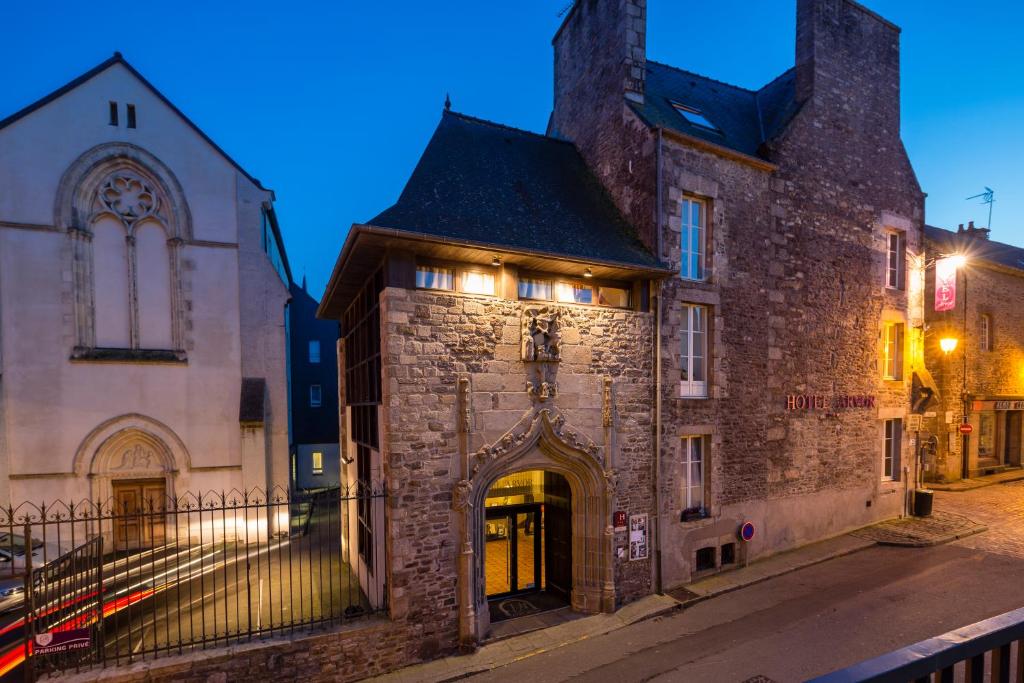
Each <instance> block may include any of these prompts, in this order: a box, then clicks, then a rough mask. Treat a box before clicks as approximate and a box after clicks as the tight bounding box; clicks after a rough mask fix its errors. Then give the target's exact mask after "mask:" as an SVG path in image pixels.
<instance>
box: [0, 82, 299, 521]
mask: <svg viewBox="0 0 1024 683" xmlns="http://www.w3.org/2000/svg"><path fill="white" fill-rule="evenodd" d="M111 100H114V101H117V102H119V103H120V107H121V111H120V114H121V125H120V126H118V127H113V126H109V125H108V102H109V101H111ZM129 102H130V103H133V104H135V106H136V109H137V116H138V128H136V129H128V128H126V126H125V125H124V124H125V115H124V104H125V103H129ZM108 142H130V143H132V144H135V145H138V146H140V147H142V148H143V149H145V150H146V151H147V152H149V153H151V154H153V155H154V156H156V157H157V158H158V159H159V160H160V161H161V162H163V164H165V165H166V166H167V167H168V168H169V169H170V170H171V172H172V173H173V174H174V175H175V177H176V178H177V181H178V182H179V183H180V184H181V187H182V188H183V190H184V194H185V197H186V201H187V202H188V206H189V209H190V212H191V216H192V225H193V237H194V239H195V240H203V241H210V242H217V243H224V244H223V245H220V244H218V245H211V244H206V243H200V244H196V243H195V242H192V243H186V244H185V245H184V246H183V247H182V249H181V270H182V276H183V281H184V282H185V289H186V291H185V292H184V294H185V299H186V300H189V301H190V302H191V309H190V311H189V313H188V329H187V330H186V333H185V337H186V339H187V340H188V348H187V349H186V352H187V359H188V362H187V364H185V365H171V364H168V365H154V364H137V363H95V362H71V361H70V360H69V357H70V355H71V352H72V347H73V346H74V344H75V338H74V316H73V311H74V307H73V301H69V296H70V295H69V292H70V291H71V285H70V283H71V280H72V272H71V251H70V250H71V243H70V239H69V237H68V235H67V234H66V233H64V232H60V231H57V230H55V229H54V228H53V225H52V224H53V222H54V203H55V199H56V195H57V189H58V185H59V183H60V180H61V177H62V176H63V174H64V172H65V171H66V170H67V168H68V166H70V165H71V164H72V162H74V160H75V159H76V158H78V157H79V156H80V155H81V154H82V153H84V152H85V151H87V150H89V149H91V148H93V147H95V146H96V145H99V144H103V143H108ZM240 185H241V186H245V187H246V188H247V192H248V195H247V197H248V201H250V203H252V202H253V201H255V199H256V198H258V199H259V200H261V201H262V200H263V199H266V198H268V193H267V192H266V191H263V190H260V189H258V188H256V187H255V186H254V185H252V183H250V181H248V180H247V179H246V178H245V177H244V176H243V175H242V174H241V173H239V172H238V170H237V169H236V168H235V167H234V166H232V165H231V164H230V163H228V161H226V160H225V159H224V158H223V157H222V156H221V155H220V154H218V153H217V152H216V151H215V150H214V149H213V148H212V147H211V146H210V145H209V144H208V143H206V142H205V141H204V140H203V139H202V138H201V137H200V136H199V135H198V134H197V133H196V132H195V131H194V130H192V129H191V128H190V127H189V126H188V125H187V124H185V123H184V121H182V120H181V119H180V118H179V117H178V116H177V115H176V114H175V113H174V112H173V111H172V110H171V109H170V108H169V107H167V106H166V105H164V104H163V103H162V102H161V101H160V100H159V99H158V98H157V97H156V96H155V95H153V94H152V93H151V92H150V91H149V90H148V89H146V88H145V86H143V85H142V84H141V83H140V82H139V81H137V80H136V79H135V78H134V76H132V75H131V74H130V72H129V71H127V69H125V68H124V67H122V66H121V65H115V66H113V67H111V68H109V69H108V70H106V71H105V72H103V73H101V74H99V75H97V76H96V77H94V78H93V79H91V80H90V81H88V82H87V83H85V84H83V85H81V86H79V87H78V88H76V89H75V90H73V91H71V92H69V93H66V94H65V95H63V96H61V97H60V98H58V99H56V100H54V101H52V102H50V103H48V104H46V105H45V106H43V107H42V108H41V109H38V110H36V111H35V112H33V113H31V114H30V115H28V116H27V117H26V118H23V119H21V120H20V121H18V122H16V123H14V124H12V125H10V126H8V127H6V128H4V129H2V130H0V188H2V189H0V359H2V360H0V362H2V365H0V373H2V374H0V378H2V379H0V403H2V405H0V418H2V419H3V423H2V424H0V430H3V434H2V436H3V437H4V438H0V446H3V445H4V444H6V449H5V451H3V452H0V460H2V461H3V463H2V466H0V476H2V475H3V474H4V471H5V469H9V473H10V475H12V480H11V482H10V486H11V493H10V499H11V500H12V501H15V502H17V501H20V500H25V499H30V500H36V501H39V500H44V499H45V500H53V499H55V498H80V497H82V496H83V495H88V492H89V484H88V481H87V480H85V479H83V478H82V477H75V476H73V474H72V473H73V462H72V461H73V458H74V455H75V452H76V450H77V449H78V448H79V446H80V444H81V443H82V442H83V439H85V438H86V436H87V435H88V434H89V433H90V432H91V431H92V430H93V429H95V428H96V427H97V426H98V425H100V424H102V423H103V422H104V421H107V420H110V419H111V418H114V417H117V416H119V415H125V414H130V413H138V414H142V415H144V416H146V417H148V418H151V419H153V420H157V421H159V422H161V423H163V424H164V425H166V426H167V427H168V428H169V429H170V430H171V431H172V432H173V433H174V434H176V435H177V437H178V438H180V439H181V441H182V442H183V444H184V446H185V448H186V449H187V451H188V453H189V454H190V457H191V465H192V467H193V471H188V470H187V469H186V468H185V467H184V464H183V463H179V467H180V468H181V471H180V472H179V473H178V474H177V476H176V481H175V486H176V493H183V492H184V490H185V489H187V488H189V489H194V488H202V489H204V490H208V489H213V490H216V489H226V488H231V487H240V486H241V481H242V477H241V470H240V467H241V433H240V429H239V423H238V409H239V392H240V386H241V379H242V377H243V340H242V335H243V332H242V314H241V310H240V302H241V292H242V290H243V289H245V290H246V291H248V292H249V293H250V296H253V297H257V296H259V294H260V293H261V292H274V296H273V297H272V301H270V302H263V303H264V304H266V305H267V306H268V307H267V308H266V309H265V310H267V311H270V310H271V309H273V308H274V307H275V306H274V305H276V304H277V303H278V301H279V302H280V306H281V308H282V310H281V311H280V314H279V315H276V316H275V315H271V313H267V317H265V318H262V319H260V318H259V317H258V316H253V315H248V316H247V318H246V320H247V322H246V332H245V333H246V334H248V335H252V336H256V337H258V338H259V341H258V342H249V343H246V344H245V345H244V346H245V348H246V351H245V354H246V355H247V356H255V357H256V358H255V359H251V360H249V361H247V362H246V363H247V364H248V365H252V366H254V367H253V369H258V370H260V372H262V373H264V374H265V375H266V376H267V379H268V384H270V385H271V386H272V400H273V402H274V403H273V405H272V412H273V413H274V415H275V418H276V422H275V424H274V427H275V430H276V427H277V422H279V423H280V425H281V427H280V430H277V431H280V432H281V433H282V434H283V438H281V439H277V438H276V431H274V436H275V438H274V439H273V444H272V448H273V449H274V450H273V456H272V457H271V458H270V459H271V460H274V461H275V462H276V460H277V459H280V461H281V465H280V469H281V472H282V473H283V474H282V476H283V477H284V481H285V482H286V481H287V452H288V448H287V420H286V417H287V412H286V411H287V409H286V406H287V399H286V396H285V393H284V389H283V387H284V385H285V379H284V378H285V355H284V351H283V349H284V332H283V324H282V325H277V324H276V323H277V322H280V321H276V320H275V321H274V327H273V329H271V330H270V331H265V330H262V329H261V327H262V326H263V325H269V324H272V323H271V320H270V319H271V318H283V305H284V300H285V299H286V294H287V289H286V288H285V286H284V284H283V283H281V281H280V279H279V278H278V277H277V275H276V273H275V272H274V271H273V269H272V268H271V267H270V265H269V262H267V259H266V257H265V256H264V255H262V251H261V250H260V251H259V253H258V254H255V253H254V254H249V255H247V256H246V261H247V264H248V265H247V267H246V268H245V270H244V272H243V270H242V269H240V267H239V252H238V248H237V240H238V236H239V232H240V231H242V232H245V233H247V234H249V233H251V234H252V235H254V236H255V238H254V239H255V240H256V245H257V247H258V246H259V238H258V236H259V230H260V223H259V212H258V202H256V213H255V217H254V216H253V214H252V211H248V212H245V214H244V225H243V226H242V227H241V229H240V221H242V218H243V214H241V213H240V212H239V208H238V197H239V189H238V188H239V186H240ZM27 228H33V229H27ZM261 257H262V259H263V261H264V266H265V267H262V268H261V266H260V265H259V263H258V261H259V259H260V258H261ZM165 273H166V271H164V272H163V273H158V276H159V277H164V276H165ZM243 277H244V278H257V279H260V282H257V283H247V284H244V285H243V284H242V283H240V279H241V278H243ZM264 280H265V281H264ZM268 282H269V283H270V284H267V283H268ZM274 283H276V284H274ZM275 287H276V288H277V289H280V290H281V291H283V292H285V296H284V297H281V296H278V295H277V294H276V290H275ZM148 295H149V296H152V297H162V296H163V295H164V291H163V290H161V289H160V287H156V288H154V290H153V291H152V292H149V294H148ZM271 304H274V305H271ZM141 315H142V321H141V326H142V327H143V329H144V330H145V328H146V326H147V323H146V313H145V311H143V312H142V314H141ZM150 329H152V330H154V332H153V334H154V336H155V337H156V338H164V337H166V336H167V334H168V333H167V331H166V330H163V329H160V328H159V327H158V326H156V325H150ZM143 334H146V333H145V331H144V332H143ZM277 337H280V343H279V344H278V343H277ZM278 345H279V346H280V349H278V348H277V347H278ZM157 346H163V345H157ZM164 348H166V347H164ZM249 370H250V369H249V368H246V372H249ZM251 374H252V373H251V372H249V374H246V375H245V376H250V375H251ZM258 376H264V375H258ZM278 386H280V387H282V388H281V390H280V391H278ZM277 393H280V394H281V395H280V396H277ZM278 441H280V443H278ZM211 468H212V469H211ZM274 469H275V471H276V469H277V466H276V465H275V468H274ZM43 474H52V475H54V476H52V477H44V478H40V477H39V475H43ZM3 485H4V486H6V482H3ZM0 496H3V497H4V498H5V499H6V498H7V496H6V495H4V494H3V488H0ZM0 502H4V503H6V502H7V501H6V500H4V501H0Z"/></svg>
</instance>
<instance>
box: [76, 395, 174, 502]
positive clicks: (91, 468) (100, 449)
mask: <svg viewBox="0 0 1024 683" xmlns="http://www.w3.org/2000/svg"><path fill="white" fill-rule="evenodd" d="M190 469H191V459H190V457H189V454H188V451H187V450H186V449H185V445H184V443H182V441H181V439H179V438H178V436H177V435H176V434H175V433H174V432H173V431H172V430H171V429H170V428H169V427H167V426H166V425H164V424H163V423H161V422H158V421H157V420H154V419H152V418H148V417H146V416H144V415H137V414H130V415H121V416H119V417H116V418H113V419H111V420H107V421H106V422H104V423H102V424H100V425H99V426H97V427H96V428H95V429H93V430H92V431H91V432H90V433H89V435H88V436H86V437H85V439H83V440H82V443H81V444H80V445H79V447H78V450H77V452H76V453H75V460H74V470H75V473H76V474H77V475H78V476H82V477H88V478H89V496H90V498H91V499H92V500H93V501H95V502H96V503H98V504H101V505H104V504H106V503H107V502H108V501H110V500H111V498H112V497H113V482H114V481H115V480H119V479H163V480H164V481H165V483H166V492H167V496H168V498H169V499H170V500H173V499H174V496H175V484H176V483H179V482H178V479H179V476H178V475H179V473H181V472H182V470H184V472H185V473H186V476H187V472H188V470H190Z"/></svg>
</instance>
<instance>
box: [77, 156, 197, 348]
mask: <svg viewBox="0 0 1024 683" xmlns="http://www.w3.org/2000/svg"><path fill="white" fill-rule="evenodd" d="M161 204H162V200H161V197H160V194H159V192H158V190H157V189H156V188H155V187H154V183H152V181H149V180H148V179H146V178H144V177H142V176H141V175H139V174H137V173H133V172H131V171H130V170H128V169H118V170H115V171H114V172H112V173H110V174H109V175H108V176H107V178H106V179H105V180H103V181H102V182H101V183H100V184H99V188H98V189H97V191H96V195H95V199H94V202H93V207H92V210H93V214H92V220H91V225H90V226H89V228H90V232H91V233H92V254H93V268H92V273H93V278H92V281H93V311H94V315H93V325H94V331H95V346H96V347H98V348H117V349H144V350H172V349H175V348H177V345H176V344H175V339H174V336H175V335H174V332H173V328H174V324H173V318H174V314H173V301H174V295H173V289H174V288H173V278H172V267H171V266H172V258H171V248H170V238H171V234H169V232H170V231H168V230H167V227H166V222H167V219H166V218H165V217H164V215H163V214H162V212H161V208H162V207H161Z"/></svg>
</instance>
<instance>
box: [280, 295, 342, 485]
mask: <svg viewBox="0 0 1024 683" xmlns="http://www.w3.org/2000/svg"><path fill="white" fill-rule="evenodd" d="M290 289H291V295H292V298H291V302H290V303H289V304H288V341H289V349H288V357H289V363H288V384H289V387H290V392H291V393H290V396H291V402H290V404H289V405H290V406H291V407H290V409H289V411H288V424H289V435H290V438H289V440H290V442H291V443H290V457H291V468H292V473H291V474H292V479H291V481H292V487H293V489H294V490H298V491H301V490H309V489H324V488H333V487H336V486H338V484H339V483H340V480H339V476H340V474H341V470H340V466H341V459H340V458H339V456H338V357H337V351H336V349H337V345H338V323H336V322H333V321H330V320H318V319H317V317H316V309H317V307H318V306H319V302H318V301H317V300H316V299H314V298H313V297H312V295H310V293H309V291H308V290H307V289H306V278H302V284H301V285H299V284H296V283H294V282H293V283H292V285H291V288H290Z"/></svg>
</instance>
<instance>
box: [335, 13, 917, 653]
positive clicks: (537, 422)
mask: <svg viewBox="0 0 1024 683" xmlns="http://www.w3.org/2000/svg"><path fill="white" fill-rule="evenodd" d="M796 4H797V25H798V31H797V45H796V65H795V67H794V68H793V69H791V70H790V71H788V72H786V73H785V74H783V75H781V76H780V77H779V78H778V79H776V80H774V81H772V82H771V83H769V84H768V85H766V86H765V87H764V88H762V89H760V90H756V91H755V90H746V89H743V88H737V87H734V86H730V85H727V84H724V83H720V82H718V81H714V80H712V79H709V78H706V77H703V76H699V75H697V74H691V73H689V72H685V71H682V70H679V69H676V68H674V67H669V66H665V65H661V64H658V63H656V62H653V61H650V60H648V59H647V55H646V52H645V43H646V40H645V33H646V3H645V2H644V0H580V1H579V2H576V3H575V4H574V5H573V7H572V8H571V9H570V10H569V12H568V14H567V16H566V18H565V21H564V23H563V26H562V27H561V28H560V29H559V31H558V33H557V34H556V36H555V38H554V53H555V102H554V111H553V113H552V117H551V123H550V128H549V130H548V132H547V134H546V135H535V134H532V133H526V132H524V131H520V130H516V129H512V128H508V127H506V126H502V125H500V124H495V123H492V122H488V121H481V120H479V119H475V118H472V117H469V116H466V115H464V114H457V113H455V112H451V111H448V110H446V111H445V112H444V113H443V114H442V118H441V122H440V124H439V125H438V128H437V131H436V132H435V134H434V137H433V138H432V140H431V141H430V143H429V145H428V146H427V149H426V150H425V152H424V154H423V156H422V158H421V160H420V162H419V164H418V165H417V168H416V170H415V171H414V172H413V174H412V176H411V178H410V179H409V182H408V184H407V185H406V187H405V189H404V190H403V192H402V195H401V196H400V197H399V199H398V201H397V202H396V204H395V205H394V206H392V207H390V208H388V209H387V210H385V211H384V212H382V213H381V214H380V215H378V216H376V217H374V218H373V219H371V220H369V221H368V222H367V223H365V224H357V225H354V226H353V227H352V230H351V231H350V233H349V236H348V238H347V239H346V243H345V246H344V247H343V250H342V253H341V255H340V256H339V260H338V263H337V265H336V267H335V271H334V273H333V275H332V278H331V282H330V284H329V285H328V288H327V292H326V294H325V296H324V298H323V302H322V304H321V307H320V310H319V315H320V316H321V317H324V318H327V319H333V320H340V321H341V322H342V335H343V337H344V343H343V345H342V348H341V349H340V355H339V357H340V359H341V361H342V363H341V364H342V366H343V367H341V368H339V373H340V375H341V376H343V377H345V382H343V383H342V386H341V387H340V391H341V396H342V404H343V405H342V410H341V423H342V437H341V440H342V453H343V458H344V457H345V455H346V454H347V455H348V456H349V457H347V458H345V464H344V466H343V474H342V478H343V480H344V481H348V482H353V483H359V482H362V483H364V484H365V485H377V484H380V485H382V486H384V487H385V488H386V490H387V492H388V498H387V503H386V507H385V509H383V510H381V511H380V512H379V514H376V515H370V516H369V517H370V519H369V525H370V526H372V527H373V528H372V529H371V530H370V533H372V534H373V536H374V539H375V540H374V544H376V545H375V546H374V547H375V548H376V549H377V552H378V555H377V557H376V558H375V559H374V560H373V562H374V563H375V564H374V566H375V567H377V568H378V569H374V575H373V579H372V580H373V581H375V582H377V584H378V585H380V586H386V590H387V596H388V608H389V610H390V616H391V618H392V620H394V622H395V626H396V628H401V629H407V628H413V629H415V630H416V632H417V634H418V637H420V638H421V642H422V644H423V646H422V649H421V650H420V652H419V657H422V658H429V657H432V656H434V655H436V654H439V653H443V652H449V651H453V650H455V649H456V648H458V647H460V646H461V647H463V648H467V647H469V648H471V647H473V646H474V645H475V644H477V643H479V642H481V641H483V640H484V639H486V638H488V637H489V636H491V635H493V634H494V633H495V632H496V631H495V629H496V628H497V622H496V621H495V619H494V617H495V615H498V617H499V618H500V614H499V612H498V611H496V610H495V605H497V604H500V601H501V600H502V599H504V598H505V597H506V595H505V593H501V592H500V591H499V592H498V593H497V594H496V592H495V591H494V590H492V589H493V585H492V584H489V582H493V576H492V575H491V574H489V572H490V571H491V570H490V569H489V565H488V561H487V560H488V556H489V553H490V556H492V557H493V555H494V553H495V548H496V547H498V545H496V544H500V543H506V544H507V547H509V548H512V547H517V548H518V547H521V545H522V544H524V543H533V541H527V540H524V539H526V535H524V534H520V536H517V538H518V540H516V541H515V542H514V543H513V541H512V538H511V536H505V535H503V534H504V533H505V532H503V531H502V530H501V529H503V528H504V527H502V526H501V525H502V524H503V523H504V522H500V521H499V522H497V523H494V519H495V517H494V516H495V515H496V514H508V515H514V514H517V511H518V510H520V509H524V508H525V507H529V505H531V504H536V502H537V501H536V500H532V499H531V500H528V499H523V498H516V499H515V502H513V503H510V502H508V500H505V501H499V500H497V498H498V497H499V496H498V494H496V493H493V487H495V485H496V483H497V482H500V481H503V480H505V479H506V478H508V477H509V476H510V475H517V474H523V473H531V476H533V474H535V473H538V472H539V473H541V474H543V475H544V476H545V477H547V476H548V475H553V476H557V477H559V478H560V479H563V478H564V480H565V481H566V482H567V489H568V493H565V494H564V495H562V503H563V504H566V503H567V504H568V507H567V509H568V510H569V515H568V516H566V517H565V520H564V528H559V529H554V527H555V526H557V524H559V523H560V522H558V518H557V516H556V512H557V506H556V505H554V504H553V503H552V502H550V501H549V500H548V498H544V501H545V502H544V514H545V519H546V525H547V527H548V528H547V529H546V531H545V533H546V536H545V545H544V547H543V552H544V553H545V558H547V554H549V553H552V552H554V551H553V550H552V547H553V542H554V541H556V540H557V541H558V542H559V543H563V545H562V546H561V547H560V548H558V550H560V551H562V553H563V555H565V556H568V557H571V562H570V563H569V564H570V565H571V566H570V567H569V576H570V579H569V583H570V584H571V588H570V590H569V591H568V593H567V595H566V596H565V599H566V602H567V603H568V604H569V605H570V606H571V607H572V609H574V610H576V611H581V612H599V611H605V612H606V611H611V610H613V609H615V608H617V607H618V606H620V605H622V604H625V603H627V602H629V601H631V600H635V599H636V598H638V597H641V596H643V595H646V594H649V593H651V592H654V591H658V590H662V589H667V588H671V587H673V586H676V585H679V584H682V583H685V582H687V581H689V580H690V579H692V578H694V577H695V576H698V575H701V574H706V573H710V572H714V571H719V570H721V569H723V568H726V567H727V566H728V565H730V564H737V563H741V562H743V561H744V560H749V559H754V558H757V557H764V556H766V555H769V554H772V553H776V552H779V551H782V550H785V549H787V548H792V547H794V546H797V545H799V544H803V543H807V542H811V541H814V540H819V539H822V538H825V537H828V536H831V535H836V534H840V533H843V532H845V531H847V530H850V529H853V528H856V527H859V526H863V525H866V524H870V523H872V522H874V521H877V520H880V519H884V518H891V517H895V516H898V515H900V514H903V513H904V511H905V505H906V504H907V502H908V495H907V494H908V491H909V489H910V488H912V478H913V476H914V475H915V474H916V473H915V472H913V470H912V467H911V466H912V464H913V458H912V455H911V454H912V452H913V451H912V446H911V444H910V439H909V435H908V432H907V430H906V429H905V428H904V422H907V421H908V420H909V398H910V394H911V387H912V385H913V383H914V382H915V381H922V380H921V378H922V377H924V378H925V380H923V381H929V380H928V378H927V373H926V372H925V370H924V365H923V359H924V353H923V346H922V345H923V343H924V341H925V340H924V338H923V336H922V335H923V322H924V321H923V309H922V296H923V292H924V286H925V285H924V275H923V265H924V261H923V235H922V230H923V194H922V192H921V190H920V188H919V187H918V184H917V181H916V179H915V177H914V174H913V170H912V169H911V166H910V163H909V160H908V159H907V155H906V153H905V152H904V150H903V146H902V143H901V141H900V123H899V106H900V102H899V29H898V28H896V27H895V26H893V25H892V24H890V23H889V22H887V21H885V20H884V19H882V18H881V17H878V16H877V15H875V14H873V13H872V12H870V11H869V10H867V9H866V8H864V7H862V6H860V5H858V4H856V3H854V2H851V1H850V0H798V2H797V3H796ZM698 216H699V217H698ZM378 320H379V322H377V321H378ZM378 356H379V358H378ZM346 363H347V367H344V366H345V365H346ZM353 392H354V393H353ZM538 476H539V475H538ZM545 495H546V494H545ZM507 498H509V499H511V498H513V496H508V497H507ZM506 508H507V509H508V510H512V511H511V512H507V513H506V512H505V510H506ZM508 519H512V517H508ZM744 522H751V523H752V524H753V525H754V528H755V530H756V533H755V535H754V538H753V539H752V540H750V541H749V542H744V541H741V540H740V539H739V538H738V531H739V529H740V527H741V525H742V524H743V523H744ZM523 528H524V527H520V526H519V523H518V522H515V523H514V525H513V526H512V532H511V535H515V534H519V533H520V532H521V531H522V529H523ZM527 528H528V527H527ZM548 531H551V533H550V534H549V533H548ZM554 531H558V532H559V533H560V534H561V535H556V534H555V533H554ZM380 538H383V539H384V540H382V541H381V540H377V539H380ZM566 539H570V540H566ZM367 547H369V546H367ZM501 547H506V546H501ZM534 547H535V548H540V547H541V546H539V545H536V546H534ZM516 552H518V551H516ZM546 561H547V559H545V562H546ZM367 562H369V560H367ZM537 566H540V565H537ZM545 566H547V565H545ZM557 569H558V565H557V564H553V565H551V566H548V567H547V573H548V578H549V579H550V576H551V574H552V572H553V571H555V570H557ZM509 571H510V572H511V571H513V570H511V569H509ZM508 585H509V586H512V585H513V581H512V580H511V579H510V580H509V583H508ZM519 588H520V589H523V588H524V586H519ZM539 589H540V586H539V585H538V584H536V583H533V582H531V583H529V584H528V585H526V586H525V590H519V591H518V593H517V595H518V594H520V593H523V594H525V593H529V592H530V591H537V590H539ZM545 590H546V589H545ZM513 592H515V591H513Z"/></svg>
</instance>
